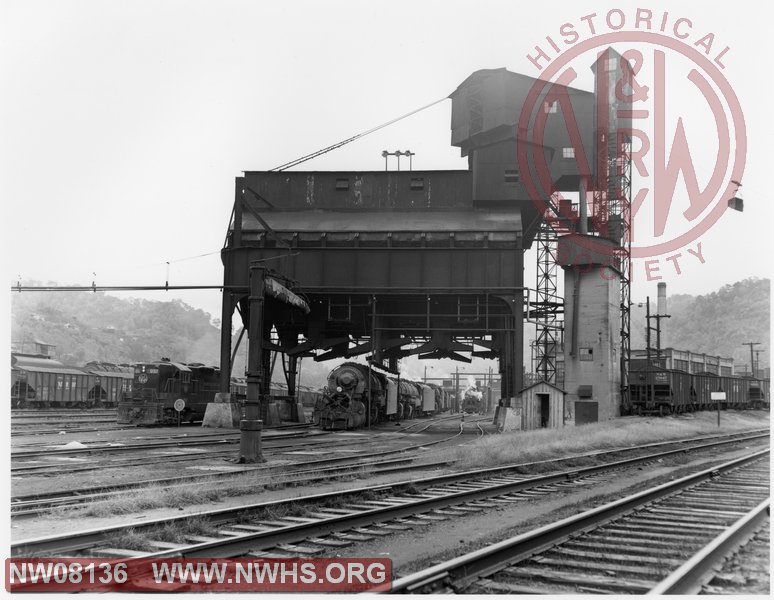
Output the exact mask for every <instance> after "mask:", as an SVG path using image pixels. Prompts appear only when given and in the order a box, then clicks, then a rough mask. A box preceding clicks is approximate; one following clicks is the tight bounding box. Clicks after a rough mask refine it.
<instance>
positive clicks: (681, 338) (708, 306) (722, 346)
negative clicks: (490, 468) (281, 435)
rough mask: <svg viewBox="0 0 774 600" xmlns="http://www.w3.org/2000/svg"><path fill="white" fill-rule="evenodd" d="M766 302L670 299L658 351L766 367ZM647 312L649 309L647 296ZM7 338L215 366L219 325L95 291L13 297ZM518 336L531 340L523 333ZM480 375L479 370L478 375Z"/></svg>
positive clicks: (732, 289)
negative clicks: (752, 345) (753, 359)
mask: <svg viewBox="0 0 774 600" xmlns="http://www.w3.org/2000/svg"><path fill="white" fill-rule="evenodd" d="M769 298H770V281H769V280H768V279H745V280H744V281H740V282H737V283H734V284H731V285H726V286H723V287H722V288H721V289H720V290H718V291H717V292H713V293H712V294H707V295H704V296H691V295H685V294H683V295H675V296H670V297H669V298H668V311H669V313H670V314H671V315H672V317H671V319H665V320H663V321H662V323H663V325H664V332H663V338H662V345H663V346H664V347H667V346H672V347H674V348H679V349H682V350H691V351H696V352H705V353H708V354H713V355H717V354H719V355H722V356H733V357H734V360H735V361H736V362H737V364H738V365H740V366H742V365H746V364H748V363H749V362H750V353H749V348H748V347H747V346H743V345H742V344H743V343H744V342H761V343H762V344H761V346H758V349H760V350H763V351H764V352H762V353H761V355H760V366H761V367H766V366H768V365H769V351H770V347H769V336H770V333H769V332H770V308H769V307H770V300H769ZM636 300H640V299H636ZM643 300H644V299H643ZM651 310H652V311H653V312H655V310H656V298H655V289H654V296H653V297H652V298H651ZM237 323H239V319H238V317H237V318H236V319H235V325H236V324H237ZM631 327H632V348H643V347H644V346H645V307H644V305H637V304H635V305H634V306H633V307H632V324H631ZM235 333H238V331H236V332H235ZM11 334H12V342H13V348H14V349H17V350H22V348H23V349H24V350H25V351H28V352H30V351H32V350H33V342H34V341H36V340H37V341H41V342H45V343H48V344H53V345H55V346H56V350H55V356H56V357H57V358H59V359H60V360H62V361H63V362H66V363H70V364H84V363H86V362H88V361H90V360H102V361H108V362H114V363H127V362H135V361H142V360H159V359H160V358H161V357H162V356H165V357H169V358H171V359H172V360H175V361H180V362H201V363H205V364H211V365H218V364H219V363H220V355H219V352H220V350H219V348H220V323H219V322H218V320H213V319H212V318H211V316H210V315H209V314H208V313H206V312H204V311H203V310H201V309H197V308H192V307H191V306H188V305H187V304H185V303H183V302H181V301H180V300H172V301H167V302H158V301H151V300H139V299H123V298H118V297H115V296H110V295H107V294H104V293H101V292H97V293H90V292H56V293H14V294H13V298H12V332H11ZM525 337H527V339H529V337H532V331H531V328H528V329H527V335H526V336H525ZM235 343H236V335H235V336H234V342H233V344H235ZM233 344H232V347H233ZM525 361H526V363H527V365H528V366H527V368H528V369H529V364H528V363H529V354H527V355H525ZM402 362H403V363H404V364H403V369H404V370H405V371H406V372H407V373H409V374H410V375H412V376H414V377H421V376H422V372H423V369H424V367H425V366H427V367H428V368H429V369H431V371H430V374H429V375H430V376H443V377H447V376H449V375H448V374H449V373H451V372H453V370H454V366H451V367H449V366H448V365H447V364H445V363H446V362H449V361H444V364H443V365H441V364H440V363H439V364H436V365H434V364H433V361H416V360H409V359H407V360H404V361H402ZM418 362H421V363H422V364H416V363H418ZM425 362H426V363H427V364H426V365H425V364H424V363H425ZM244 363H245V346H244V344H243V345H242V347H241V348H240V351H239V352H238V353H237V357H236V360H235V364H234V369H233V373H234V375H242V374H243V373H244ZM334 364H335V361H331V362H326V363H315V362H314V361H313V360H311V359H305V360H304V361H303V364H302V367H301V379H302V383H303V384H305V385H311V386H314V387H319V386H322V385H324V382H325V376H326V375H327V373H328V371H329V370H330V369H331V368H332V366H334ZM455 365H456V363H455ZM477 366H480V365H478V364H477V363H476V364H474V365H463V364H460V367H461V368H463V369H465V370H467V371H468V372H471V370H475V369H474V368H473V367H477ZM486 368H488V367H486V365H485V366H484V367H481V368H479V370H484V371H485V370H486ZM442 371H443V372H442ZM274 379H275V381H281V380H282V367H281V365H280V364H279V363H278V364H277V365H276V367H275V369H274Z"/></svg>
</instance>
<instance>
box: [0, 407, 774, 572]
mask: <svg viewBox="0 0 774 600" xmlns="http://www.w3.org/2000/svg"><path fill="white" fill-rule="evenodd" d="M703 418H706V419H707V420H708V421H711V419H712V418H713V417H711V416H710V417H703ZM768 418H769V415H768V413H759V414H758V416H754V418H753V419H752V421H751V417H750V413H747V414H746V415H744V418H740V420H738V421H735V420H734V418H733V417H732V416H729V415H727V416H726V417H725V418H724V427H722V428H721V430H724V431H725V430H726V429H728V430H732V429H734V428H737V429H738V428H740V427H741V426H744V427H745V428H751V427H750V424H751V422H753V423H754V422H757V423H758V424H759V426H760V427H767V426H768ZM659 422H660V421H658V420H655V421H654V420H650V421H648V422H647V425H646V421H645V420H643V421H642V426H643V427H644V426H650V427H653V428H654V432H656V431H657V430H658V429H660V428H659V426H658V424H659ZM662 423H663V422H662ZM455 427H456V428H457V429H458V428H459V420H454V421H453V420H450V421H448V422H445V424H444V425H443V428H444V429H446V430H447V431H445V432H439V431H437V430H436V431H434V432H430V433H427V434H424V435H425V436H426V437H425V438H424V439H427V440H431V439H433V438H436V437H437V436H438V435H439V434H446V433H448V431H449V430H451V431H454V429H455ZM388 431H389V430H388ZM711 431H712V432H715V431H718V430H717V429H712V430H711ZM374 433H377V432H373V433H371V434H369V433H367V432H366V434H365V436H366V437H371V436H372V435H373V434H374ZM546 434H547V435H548V436H550V437H551V438H553V439H561V436H562V430H555V431H552V432H546ZM135 435H136V434H135ZM508 435H511V436H512V437H510V438H504V440H505V439H507V440H511V439H512V440H513V441H514V443H517V442H518V440H519V437H518V436H519V434H518V433H515V434H508ZM416 436H417V440H418V441H419V440H421V439H423V438H422V436H423V434H416ZM490 437H491V436H487V437H485V438H484V439H483V440H481V439H480V438H476V437H475V436H474V435H468V436H465V437H461V438H459V441H457V442H456V443H458V444H462V445H464V446H469V447H471V448H473V447H475V446H476V444H480V443H483V442H487V441H488V440H489V439H490ZM422 443H424V442H422ZM747 445H748V446H749V447H753V446H756V447H758V446H759V445H754V444H752V443H749V444H747ZM433 448H434V449H433ZM417 452H423V453H424V454H423V457H425V458H426V459H428V460H430V459H432V458H436V459H437V458H438V456H443V455H445V454H448V449H445V448H439V447H438V446H435V447H432V446H430V447H427V448H425V449H424V450H421V449H420V450H417ZM744 452H745V448H743V447H737V448H736V449H734V450H732V451H729V450H726V451H722V452H721V451H717V450H716V451H713V452H711V453H706V454H702V455H701V456H697V457H695V458H693V459H691V461H690V462H686V460H687V459H685V458H678V459H674V461H671V462H674V464H680V465H682V467H688V466H693V465H705V464H706V465H709V464H716V463H719V462H722V461H723V460H724V459H726V458H728V459H730V458H732V457H734V456H738V455H740V454H742V453H744ZM297 458H299V457H297ZM681 461H682V462H681ZM671 462H665V463H663V464H660V465H658V466H657V467H648V468H647V469H645V468H633V469H630V470H628V471H626V472H619V473H616V475H615V476H614V477H610V478H606V479H605V480H604V481H601V482H595V483H594V484H593V485H589V486H580V487H577V488H568V490H567V491H565V492H563V493H561V494H552V495H550V496H543V497H540V498H536V499H534V500H528V501H525V502H523V503H518V504H510V505H503V506H502V507H500V508H496V509H488V510H486V511H485V512H481V513H473V514H471V515H470V516H468V517H466V518H465V519H459V518H455V519H449V520H447V521H443V522H439V523H437V524H434V525H426V526H418V527H416V528H414V529H412V530H409V531H406V532H403V533H400V534H396V535H392V536H387V537H381V538H377V539H375V540H374V541H372V542H366V543H362V544H356V545H354V546H351V547H349V548H345V549H344V550H343V551H341V550H340V551H339V554H341V555H342V556H360V557H369V556H373V557H379V556H389V557H391V558H393V560H394V568H395V570H396V572H397V573H400V572H401V571H406V570H407V569H409V568H411V569H415V568H417V567H418V566H426V565H429V564H431V563H435V562H438V561H439V560H442V559H443V558H445V557H448V556H451V555H455V554H458V553H462V552H463V551H468V550H472V549H474V548H475V547H477V546H479V545H481V544H483V543H484V542H486V541H487V540H491V539H495V538H496V539H503V538H505V537H508V536H511V535H515V534H516V533H518V532H520V531H523V530H526V529H528V528H531V527H532V526H535V525H537V524H539V523H541V522H547V521H548V520H552V519H553V518H554V517H555V516H556V515H557V514H560V513H561V514H563V513H565V512H567V513H568V514H574V513H575V512H580V511H582V510H586V509H588V508H590V507H591V506H593V505H594V502H597V503H601V502H602V501H607V498H608V497H609V496H611V495H617V494H624V493H633V492H634V491H636V489H637V488H638V487H644V486H645V485H646V484H647V483H649V482H651V481H653V480H654V479H658V478H665V477H666V478H669V477H674V476H676V475H675V472H674V470H673V468H672V467H673V466H674V465H672V464H671ZM196 466H199V467H201V465H196ZM490 466H497V465H494V464H492V465H490ZM451 470H453V469H444V470H438V469H435V470H433V471H432V472H431V473H429V474H431V475H436V474H439V473H441V472H448V471H451ZM143 473H144V474H145V475H147V468H146V469H143V468H142V467H138V468H137V470H136V472H135V474H134V476H135V477H136V478H137V479H140V478H141V476H142V475H143ZM423 476H427V473H421V472H416V471H413V472H410V473H396V474H391V475H382V476H378V477H370V478H367V479H359V480H354V481H347V482H332V483H326V484H320V485H314V486H311V485H305V486H303V487H301V488H292V487H290V488H284V489H278V490H262V491H260V492H259V493H256V494H248V495H240V496H234V497H227V498H223V499H222V500H220V501H218V502H217V503H215V504H214V505H213V504H212V503H209V504H207V505H186V506H176V507H170V508H164V509H154V510H144V511H141V512H138V513H134V514H128V515H126V514H125V515H116V516H113V517H99V518H95V517H88V518H86V517H82V516H78V515H70V516H68V514H67V513H62V514H59V515H56V516H53V517H45V518H44V517H35V518H29V519H23V520H15V521H14V522H13V524H12V525H11V536H12V539H13V540H14V541H18V540H23V539H31V538H36V537H41V536H47V535H52V534H54V533H65V532H67V531H74V530H81V529H84V528H88V529H101V528H104V527H107V526H110V525H117V524H120V523H126V522H137V523H139V522H141V521H144V520H149V519H159V518H164V517H172V516H181V515H186V514H195V513H196V512H199V511H201V510H207V509H210V508H213V506H217V507H223V508H225V507H228V506H237V505H245V504H250V503H254V502H266V501H271V500H281V499H287V500H290V499H293V498H297V497H300V496H305V495H310V494H315V493H319V492H326V491H335V490H345V489H353V488H359V487H363V486H367V485H374V484H377V483H389V482H395V481H407V480H418V479H422V477H423ZM74 477H75V475H74ZM55 479H57V480H58V479H59V478H55ZM51 483H52V484H54V482H53V481H52V482H51ZM71 483H72V482H71ZM56 486H57V488H60V487H66V486H64V485H63V484H62V482H60V481H56ZM332 555H333V556H335V555H336V554H332Z"/></svg>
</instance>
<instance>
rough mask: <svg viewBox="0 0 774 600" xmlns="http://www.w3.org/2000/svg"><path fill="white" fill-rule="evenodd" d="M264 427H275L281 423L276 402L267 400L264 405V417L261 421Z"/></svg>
mask: <svg viewBox="0 0 774 600" xmlns="http://www.w3.org/2000/svg"><path fill="white" fill-rule="evenodd" d="M263 425H264V427H276V426H277V425H282V420H281V419H280V413H279V406H277V403H276V402H269V404H268V405H267V406H266V419H265V420H264V422H263Z"/></svg>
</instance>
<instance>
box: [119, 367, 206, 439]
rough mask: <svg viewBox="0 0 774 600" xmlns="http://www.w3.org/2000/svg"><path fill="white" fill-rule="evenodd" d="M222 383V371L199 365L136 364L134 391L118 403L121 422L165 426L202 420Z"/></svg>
mask: <svg viewBox="0 0 774 600" xmlns="http://www.w3.org/2000/svg"><path fill="white" fill-rule="evenodd" d="M219 382H220V370H219V369H217V368H215V367H208V366H205V365H202V364H198V363H193V364H182V363H173V362H171V361H169V360H161V361H159V362H142V363H136V364H135V365H134V380H133V382H132V392H131V394H127V395H126V396H125V397H124V398H123V400H122V401H121V402H119V404H118V422H119V423H131V424H135V425H163V424H174V423H177V422H178V421H188V422H194V421H199V420H201V419H203V418H204V412H205V411H206V410H207V404H208V403H210V402H212V401H213V400H214V399H215V394H216V393H217V392H218V391H219ZM176 403H177V408H180V410H177V408H176V407H175V405H176Z"/></svg>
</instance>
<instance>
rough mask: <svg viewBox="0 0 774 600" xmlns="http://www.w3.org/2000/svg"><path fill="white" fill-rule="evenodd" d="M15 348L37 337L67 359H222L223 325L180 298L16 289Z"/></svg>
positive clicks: (27, 347) (26, 347)
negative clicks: (155, 299)
mask: <svg viewBox="0 0 774 600" xmlns="http://www.w3.org/2000/svg"><path fill="white" fill-rule="evenodd" d="M11 306H12V329H11V340H12V343H13V347H14V348H17V349H20V350H21V349H22V346H23V349H24V351H27V352H29V351H32V348H33V345H32V342H34V341H36V340H38V341H41V342H45V343H47V344H54V345H55V346H56V350H55V355H56V357H57V358H59V359H60V360H62V361H63V362H66V363H70V364H81V363H84V362H87V361H90V360H103V361H108V362H114V363H123V362H135V361H141V360H158V359H160V358H161V357H162V356H166V357H170V358H171V359H173V360H178V361H182V362H202V363H207V364H217V363H218V362H219V348H220V328H219V326H218V325H219V324H218V323H212V322H211V319H210V315H209V314H208V313H206V312H204V311H203V310H200V309H196V308H192V307H190V306H188V305H187V304H185V303H183V302H181V301H180V300H172V301H167V302H157V301H152V300H140V299H135V298H128V299H123V298H117V297H115V296H110V295H107V294H105V293H102V292H96V293H90V292H50V293H26V292H25V293H15V294H13V297H12V305H11Z"/></svg>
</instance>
